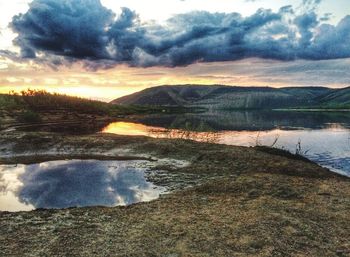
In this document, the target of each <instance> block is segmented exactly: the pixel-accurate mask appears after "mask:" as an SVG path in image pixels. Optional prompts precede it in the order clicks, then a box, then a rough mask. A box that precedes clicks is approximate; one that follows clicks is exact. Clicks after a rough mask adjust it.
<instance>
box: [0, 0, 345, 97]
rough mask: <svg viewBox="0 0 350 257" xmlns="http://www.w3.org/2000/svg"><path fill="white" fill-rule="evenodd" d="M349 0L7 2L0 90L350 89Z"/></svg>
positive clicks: (0, 11) (1, 13)
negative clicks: (207, 86)
mask: <svg viewBox="0 0 350 257" xmlns="http://www.w3.org/2000/svg"><path fill="white" fill-rule="evenodd" d="M349 64H350V2H349V0H337V1H334V0H166V1H164V0H144V1H140V0H101V1H100V0H11V1H8V0H0V93H7V92H9V91H11V90H14V91H20V90H23V89H26V88H37V89H45V90H47V91H50V92H59V93H64V94H70V95H77V96H82V97H88V98H92V99H99V100H104V101H110V100H113V99H114V98H117V97H120V96H123V95H126V94H130V93H133V92H136V91H140V90H142V89H144V88H148V87H151V86H157V85H169V84H171V85H172V84H225V85H238V86H272V87H284V86H328V87H337V88H339V87H345V86H350V65H349Z"/></svg>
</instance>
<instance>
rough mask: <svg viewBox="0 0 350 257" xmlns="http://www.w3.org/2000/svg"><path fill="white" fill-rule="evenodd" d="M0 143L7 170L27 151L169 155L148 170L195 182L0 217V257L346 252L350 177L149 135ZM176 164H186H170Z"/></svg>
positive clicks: (43, 137)
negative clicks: (128, 202)
mask: <svg viewBox="0 0 350 257" xmlns="http://www.w3.org/2000/svg"><path fill="white" fill-rule="evenodd" d="M0 144H1V145H2V146H3V149H0V156H2V157H1V158H0V162H1V163H10V162H11V160H12V161H13V155H17V156H21V155H27V158H30V156H28V153H29V152H31V153H32V154H33V153H35V155H34V156H33V155H31V156H32V161H36V160H38V158H39V157H40V156H41V157H43V155H44V154H47V153H48V152H50V151H51V152H52V154H51V159H50V160H52V158H54V159H60V158H62V157H63V156H65V157H67V154H68V155H70V154H78V155H85V156H89V155H91V154H95V155H99V156H101V155H104V156H107V157H104V158H108V157H109V158H116V157H118V158H120V157H122V156H129V155H131V154H132V155H133V156H136V157H137V156H138V157H144V158H151V159H152V160H154V161H157V160H158V159H164V158H167V159H169V160H170V161H169V164H167V165H164V164H162V165H161V166H159V167H156V168H157V169H161V170H167V171H168V172H170V173H173V174H189V175H191V176H186V177H188V178H196V179H198V178H202V179H201V180H200V181H201V182H200V183H198V182H195V183H191V181H187V182H188V184H189V185H192V187H189V188H187V189H184V190H178V191H175V192H173V193H171V194H169V195H165V196H163V197H161V198H160V199H158V200H156V201H152V202H149V203H140V204H135V205H132V206H129V207H115V208H102V207H92V208H78V209H76V208H72V209H66V210H38V211H33V212H20V213H5V212H2V213H0V241H1V242H2V244H1V245H0V253H1V254H2V255H3V256H43V255H48V256H96V255H97V256H138V257H139V256H200V257H203V256H348V255H349V253H350V245H349V242H348V238H349V237H350V216H349V215H348V214H349V213H348V210H349V209H350V181H349V179H347V178H345V177H342V176H339V175H336V174H333V173H331V172H329V171H328V170H326V169H323V168H321V167H319V166H317V165H316V164H314V163H312V162H310V161H307V160H302V159H298V158H295V157H294V156H293V155H290V154H287V153H285V152H278V153H277V152H269V151H268V150H265V149H264V148H245V147H234V146H226V145H215V144H205V143H196V142H193V141H186V140H169V139H152V138H147V137H126V136H116V135H93V136H74V137H73V136H60V137H59V136H57V135H56V134H51V133H19V132H16V133H8V134H6V135H1V137H0ZM4 148H5V149H4ZM9 151H10V152H11V153H12V155H8V154H6V152H7V153H8V152H9ZM276 151H278V150H276ZM11 156H12V157H11ZM45 158H48V157H45V156H44V159H45ZM96 158H97V157H96ZM171 160H174V161H171ZM175 160H179V161H186V162H187V163H189V165H187V166H183V167H175V166H174V165H171V163H172V162H175ZM27 161H28V159H27ZM40 161H43V159H41V160H40ZM178 179H180V180H181V177H180V178H178ZM178 182H179V181H178ZM192 182H193V181H192ZM155 183H158V184H162V183H164V181H162V179H158V180H157V179H156V181H155Z"/></svg>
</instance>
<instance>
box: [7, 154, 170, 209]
mask: <svg viewBox="0 0 350 257" xmlns="http://www.w3.org/2000/svg"><path fill="white" fill-rule="evenodd" d="M144 164H145V161H97V160H64V161H50V162H44V163H40V164H31V165H0V211H28V210H33V209H38V208H68V207H83V206H118V205H129V204H132V203H137V202H145V201H151V200H153V199H156V198H158V197H159V195H160V194H161V193H164V192H165V191H166V190H165V188H163V187H159V186H155V185H154V184H152V183H151V182H149V181H147V179H146V176H145V175H146V172H147V168H146V167H145V165H144Z"/></svg>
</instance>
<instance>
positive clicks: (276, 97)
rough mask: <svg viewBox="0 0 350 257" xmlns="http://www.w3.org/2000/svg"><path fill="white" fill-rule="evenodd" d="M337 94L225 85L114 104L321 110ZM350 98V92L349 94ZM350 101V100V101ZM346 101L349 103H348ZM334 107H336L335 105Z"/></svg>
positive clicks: (141, 95) (140, 95) (148, 93)
mask: <svg viewBox="0 0 350 257" xmlns="http://www.w3.org/2000/svg"><path fill="white" fill-rule="evenodd" d="M335 92H337V90H334V89H330V88H326V87H286V88H271V87H235V86H222V85H212V86H204V85H176V86H158V87H153V88H148V89H145V90H143V91H140V92H137V93H134V94H131V95H128V96H124V97H121V98H118V99H116V100H114V101H112V102H111V103H113V104H119V105H143V106H184V107H205V108H209V109H273V108H291V107H294V108H297V107H308V106H314V107H315V106H319V105H320V101H321V100H322V99H324V102H322V104H326V103H328V100H327V99H326V98H325V97H326V96H327V95H331V94H333V93H335ZM349 94H350V90H349ZM337 97H338V98H339V96H337ZM348 99H349V101H350V97H349V98H348ZM344 101H345V100H344ZM332 104H333V103H332Z"/></svg>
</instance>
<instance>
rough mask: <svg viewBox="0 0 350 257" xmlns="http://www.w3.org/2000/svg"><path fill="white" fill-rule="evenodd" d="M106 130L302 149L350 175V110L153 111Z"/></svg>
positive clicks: (110, 125)
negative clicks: (154, 113) (187, 112)
mask: <svg viewBox="0 0 350 257" xmlns="http://www.w3.org/2000/svg"><path fill="white" fill-rule="evenodd" d="M101 132H102V133H115V134H120V135H144V136H151V137H157V138H183V139H191V140H196V141H202V142H210V143H220V144H228V145H240V146H255V145H267V146H273V147H278V148H281V149H285V150H288V151H290V152H293V153H296V152H298V153H299V154H302V155H304V156H306V157H308V158H309V159H311V160H313V161H315V162H317V163H319V164H320V165H322V166H324V167H327V168H329V169H330V170H332V171H334V172H337V173H340V174H343V175H347V176H350V112H296V111H294V112H289V111H220V112H219V111H218V112H210V113H200V114H198V113H196V114H194V113H192V114H191V113H189V114H181V115H166V114H164V115H149V116H143V117H138V118H137V117H136V118H135V120H134V121H133V122H113V123H111V124H109V125H107V126H106V127H104V128H103V129H102V130H101Z"/></svg>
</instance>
